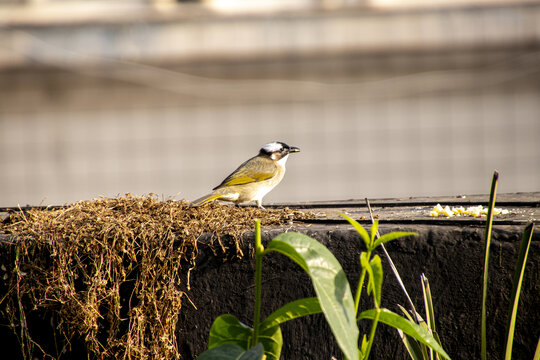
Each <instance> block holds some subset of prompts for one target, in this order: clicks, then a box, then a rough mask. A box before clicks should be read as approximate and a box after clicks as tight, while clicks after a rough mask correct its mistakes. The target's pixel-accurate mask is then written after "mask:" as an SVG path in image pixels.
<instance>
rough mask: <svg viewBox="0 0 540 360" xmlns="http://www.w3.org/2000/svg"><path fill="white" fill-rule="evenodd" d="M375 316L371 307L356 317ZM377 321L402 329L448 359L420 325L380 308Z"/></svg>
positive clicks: (375, 313)
mask: <svg viewBox="0 0 540 360" xmlns="http://www.w3.org/2000/svg"><path fill="white" fill-rule="evenodd" d="M376 316H377V310H376V309H371V310H366V311H364V312H362V313H361V314H360V315H359V316H358V319H359V320H361V319H371V320H373V319H375V318H376ZM379 321H380V322H382V323H384V324H386V325H389V326H392V327H394V328H396V329H399V330H401V331H403V332H404V333H405V334H407V335H409V336H410V337H412V338H414V339H416V340H418V341H419V342H421V343H422V344H424V345H426V346H428V347H430V348H431V349H433V350H435V351H436V352H437V353H439V354H440V355H441V356H442V357H443V358H445V359H450V357H449V356H448V354H447V353H446V352H445V351H444V350H443V348H442V347H441V345H439V343H438V342H437V340H435V338H434V337H433V336H432V335H431V334H430V333H429V332H428V331H426V330H425V329H423V328H422V327H420V326H418V325H416V324H415V323H413V322H411V321H409V320H407V319H405V318H403V317H401V316H399V315H398V314H395V313H393V312H391V311H390V310H387V309H381V312H380V317H379Z"/></svg>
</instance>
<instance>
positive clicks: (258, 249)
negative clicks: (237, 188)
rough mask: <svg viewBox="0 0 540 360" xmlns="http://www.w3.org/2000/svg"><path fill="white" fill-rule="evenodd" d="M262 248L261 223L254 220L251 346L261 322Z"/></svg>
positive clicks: (256, 341) (257, 338) (256, 336)
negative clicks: (253, 296)
mask: <svg viewBox="0 0 540 360" xmlns="http://www.w3.org/2000/svg"><path fill="white" fill-rule="evenodd" d="M263 252H264V247H263V246H262V243H261V221H260V220H259V219H256V220H255V311H254V315H253V338H252V339H251V346H250V347H253V346H255V345H257V343H258V342H259V323H260V321H261V282H262V280H261V279H262V257H263Z"/></svg>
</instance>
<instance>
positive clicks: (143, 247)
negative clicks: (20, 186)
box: [0, 195, 310, 359]
mask: <svg viewBox="0 0 540 360" xmlns="http://www.w3.org/2000/svg"><path fill="white" fill-rule="evenodd" d="M306 217H310V214H305V213H302V212H300V211H293V210H290V209H288V208H285V209H275V210H266V211H262V210H259V209H257V208H251V207H249V208H237V207H234V206H226V205H219V204H216V203H211V204H208V205H205V206H202V207H198V208H192V207H189V206H188V203H187V202H183V201H182V202H177V201H158V200H157V199H156V198H155V197H153V196H147V197H134V196H130V195H127V196H126V197H122V198H115V199H107V198H102V199H97V200H92V201H80V202H77V203H75V204H72V205H68V206H65V207H62V208H60V209H55V210H50V209H45V210H29V211H25V212H18V213H14V214H11V216H10V218H9V219H8V221H6V222H5V223H4V224H1V223H0V233H4V234H10V235H11V241H10V243H9V245H7V246H10V247H11V250H12V252H11V253H12V254H13V258H14V261H12V262H11V267H12V269H11V271H10V272H9V273H10V279H9V281H8V283H9V288H8V290H7V293H6V294H5V296H4V295H2V296H3V298H1V299H0V301H1V303H0V309H1V311H2V314H1V316H2V317H6V318H7V320H6V321H2V322H6V323H7V324H8V325H9V326H10V327H11V328H12V329H13V330H14V331H15V333H16V334H17V336H18V338H19V341H20V344H21V350H22V352H23V356H24V357H25V358H32V357H33V356H36V355H38V357H40V358H41V357H44V356H46V355H47V356H50V357H51V358H59V357H61V356H62V355H63V354H66V353H69V351H70V350H71V349H70V346H71V345H70V344H71V343H72V342H73V341H74V340H75V339H78V340H79V341H83V342H84V344H85V347H86V351H87V352H88V354H89V357H90V358H97V359H177V358H180V357H181V355H180V354H179V352H178V349H177V342H176V337H175V327H176V323H177V320H178V314H179V311H180V308H181V306H182V300H184V299H186V298H187V296H186V295H187V294H186V291H187V289H189V284H187V283H188V282H189V272H190V271H191V270H192V269H193V267H194V266H195V264H196V262H195V260H196V257H197V253H198V248H199V247H200V246H208V247H210V248H211V249H212V250H213V251H214V253H216V254H222V255H224V257H231V256H233V257H234V256H236V257H242V256H243V253H242V250H241V241H242V234H243V233H244V232H246V231H248V230H252V229H253V225H254V219H255V218H258V219H261V223H262V225H263V226H265V225H266V226H268V225H279V224H284V223H286V222H288V221H290V220H291V219H299V218H306ZM203 234H206V235H203ZM224 235H227V236H224ZM203 239H204V241H203ZM201 244H204V245H201ZM36 311H46V312H48V313H52V314H54V316H53V318H54V319H55V323H54V325H53V328H55V330H54V332H55V336H54V338H55V339H56V340H55V342H56V343H55V344H54V346H50V344H49V345H48V346H47V345H46V344H39V343H38V341H35V340H34V339H33V337H32V331H31V329H29V328H28V325H27V321H26V319H27V316H28V314H29V313H31V312H36ZM200 311H204V309H200ZM51 349H54V351H53V350H51Z"/></svg>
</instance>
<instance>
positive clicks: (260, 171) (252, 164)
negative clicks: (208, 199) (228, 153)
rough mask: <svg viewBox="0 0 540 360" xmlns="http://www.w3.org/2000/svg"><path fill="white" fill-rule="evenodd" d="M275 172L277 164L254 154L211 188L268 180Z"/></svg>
mask: <svg viewBox="0 0 540 360" xmlns="http://www.w3.org/2000/svg"><path fill="white" fill-rule="evenodd" d="M276 173H277V165H276V164H275V163H274V162H273V161H272V159H269V158H266V157H261V156H255V157H253V158H251V159H249V160H248V161H246V162H245V163H243V164H242V165H240V166H239V167H238V169H236V170H235V171H233V173H232V174H230V175H229V176H227V178H225V180H223V181H222V183H221V184H219V185H218V186H216V187H215V188H214V189H213V190H216V189H219V188H221V187H224V186H231V185H242V184H249V183H254V182H259V181H263V180H268V179H270V178H272V177H274V176H275V175H276Z"/></svg>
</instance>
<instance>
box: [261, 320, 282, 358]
mask: <svg viewBox="0 0 540 360" xmlns="http://www.w3.org/2000/svg"><path fill="white" fill-rule="evenodd" d="M259 330H260V331H259V341H260V342H261V343H262V345H263V347H264V354H265V355H266V360H278V359H279V357H280V355H281V348H282V347H283V336H282V334H281V328H280V327H279V325H276V326H269V327H266V328H261V327H260V326H259Z"/></svg>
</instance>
